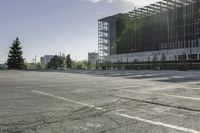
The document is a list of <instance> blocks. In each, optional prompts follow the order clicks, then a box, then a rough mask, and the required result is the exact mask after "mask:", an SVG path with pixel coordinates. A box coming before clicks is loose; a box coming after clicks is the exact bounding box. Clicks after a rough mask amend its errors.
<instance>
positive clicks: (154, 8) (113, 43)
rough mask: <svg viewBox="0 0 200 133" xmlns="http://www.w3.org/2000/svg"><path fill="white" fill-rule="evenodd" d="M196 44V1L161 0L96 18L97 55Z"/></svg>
mask: <svg viewBox="0 0 200 133" xmlns="http://www.w3.org/2000/svg"><path fill="white" fill-rule="evenodd" d="M194 47H200V1H199V0H163V1H160V2H157V3H154V4H151V5H148V6H144V7H142V8H138V9H134V10H132V11H130V12H128V13H125V14H118V15H114V16H111V17H107V18H104V19H101V20H99V55H100V57H102V58H101V59H102V61H103V60H104V57H105V56H108V55H115V54H116V55H117V54H126V53H135V52H145V51H157V50H166V49H181V48H194Z"/></svg>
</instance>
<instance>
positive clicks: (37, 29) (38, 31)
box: [0, 0, 156, 63]
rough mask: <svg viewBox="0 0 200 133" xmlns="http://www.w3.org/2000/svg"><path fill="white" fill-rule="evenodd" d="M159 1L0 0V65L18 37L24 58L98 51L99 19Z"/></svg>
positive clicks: (81, 54) (77, 54)
mask: <svg viewBox="0 0 200 133" xmlns="http://www.w3.org/2000/svg"><path fill="white" fill-rule="evenodd" d="M154 1H156V0H143V1H142V0H0V63H4V62H5V61H6V59H7V54H8V51H9V46H10V45H11V44H12V41H13V40H14V39H15V38H16V37H19V39H20V40H21V43H22V44H21V45H22V47H23V51H24V58H25V59H26V60H27V61H29V62H31V61H32V59H33V58H34V56H35V55H37V57H38V61H39V57H40V56H43V55H45V54H59V52H62V53H65V54H72V57H73V58H75V57H77V59H79V60H82V59H87V53H88V52H89V51H95V50H97V20H98V19H100V18H102V17H106V16H109V15H113V14H116V13H119V12H126V11H129V10H132V9H133V8H134V6H135V5H138V6H139V5H140V6H141V5H146V4H149V3H152V2H154Z"/></svg>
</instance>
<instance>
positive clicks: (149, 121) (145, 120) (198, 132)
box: [114, 113, 200, 133]
mask: <svg viewBox="0 0 200 133" xmlns="http://www.w3.org/2000/svg"><path fill="white" fill-rule="evenodd" d="M114 114H115V115H118V116H122V117H126V118H129V119H134V120H138V121H142V122H145V123H149V124H152V125H157V126H162V127H167V128H171V129H175V130H179V131H184V132H188V133H200V131H197V130H193V129H189V128H184V127H179V126H174V125H170V124H166V123H162V122H157V121H152V120H147V119H143V118H140V117H135V116H130V115H126V114H121V113H114Z"/></svg>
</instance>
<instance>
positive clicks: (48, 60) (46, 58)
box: [40, 55, 54, 65]
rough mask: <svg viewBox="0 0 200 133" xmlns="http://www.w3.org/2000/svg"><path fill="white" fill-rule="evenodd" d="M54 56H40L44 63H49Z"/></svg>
mask: <svg viewBox="0 0 200 133" xmlns="http://www.w3.org/2000/svg"><path fill="white" fill-rule="evenodd" d="M53 57H54V55H45V56H44V57H41V58H40V61H41V63H42V64H43V65H47V64H48V63H49V62H50V61H51V59H52V58H53Z"/></svg>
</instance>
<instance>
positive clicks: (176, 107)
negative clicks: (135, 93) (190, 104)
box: [115, 96, 200, 113]
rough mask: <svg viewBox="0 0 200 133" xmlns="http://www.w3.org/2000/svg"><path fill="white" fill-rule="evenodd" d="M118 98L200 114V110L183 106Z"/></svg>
mask: <svg viewBox="0 0 200 133" xmlns="http://www.w3.org/2000/svg"><path fill="white" fill-rule="evenodd" d="M115 97H118V98H123V99H128V100H132V101H136V102H141V103H148V104H153V105H159V106H164V107H170V108H175V109H182V110H186V111H193V112H198V113H200V110H199V109H192V108H187V107H183V106H175V105H169V104H163V103H157V102H152V101H147V100H140V99H135V98H128V97H123V96H115Z"/></svg>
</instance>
